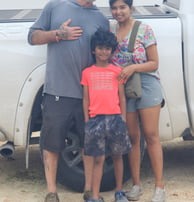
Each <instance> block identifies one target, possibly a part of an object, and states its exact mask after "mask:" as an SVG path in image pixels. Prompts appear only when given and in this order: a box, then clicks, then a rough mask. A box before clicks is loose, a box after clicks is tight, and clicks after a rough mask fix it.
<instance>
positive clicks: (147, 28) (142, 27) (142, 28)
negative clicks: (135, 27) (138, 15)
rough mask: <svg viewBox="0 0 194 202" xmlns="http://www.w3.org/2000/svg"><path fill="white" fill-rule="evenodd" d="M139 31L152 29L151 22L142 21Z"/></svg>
mask: <svg viewBox="0 0 194 202" xmlns="http://www.w3.org/2000/svg"><path fill="white" fill-rule="evenodd" d="M139 31H144V32H148V31H152V27H151V26H150V25H149V24H147V23H145V22H143V21H142V22H141V24H140V26H139Z"/></svg>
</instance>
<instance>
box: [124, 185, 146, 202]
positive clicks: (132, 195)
mask: <svg viewBox="0 0 194 202" xmlns="http://www.w3.org/2000/svg"><path fill="white" fill-rule="evenodd" d="M142 194H143V191H142V187H141V186H138V185H133V186H132V188H131V189H130V190H129V191H128V192H126V193H125V196H126V197H127V199H128V200H130V201H138V200H139V198H140V196H141V195H142Z"/></svg>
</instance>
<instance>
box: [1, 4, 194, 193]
mask: <svg viewBox="0 0 194 202" xmlns="http://www.w3.org/2000/svg"><path fill="white" fill-rule="evenodd" d="M193 8H194V1H193V0H187V1H183V0H167V1H164V2H163V4H161V5H154V6H137V7H135V11H134V18H137V19H139V20H141V21H144V22H146V23H148V24H149V25H150V26H151V27H152V28H153V30H154V33H155V35H156V38H157V44H158V51H159V58H160V64H159V71H160V75H161V84H162V88H163V93H164V96H165V106H164V107H163V108H162V110H161V118H160V138H161V140H171V139H173V138H176V137H178V136H181V135H184V134H185V133H188V134H194V80H193V79H192V76H193V75H194V67H193V65H194V37H193V33H194V26H193V25H194V9H193ZM102 11H103V12H104V13H105V14H106V15H107V16H108V17H109V18H110V20H111V15H110V13H109V8H106V7H103V8H102ZM39 13H40V9H17V10H0V141H4V142H5V144H4V145H3V146H1V148H0V153H1V154H2V155H3V156H5V157H9V156H11V155H12V154H13V152H14V147H15V146H25V147H26V166H27V167H28V156H29V145H30V144H34V143H38V142H37V137H34V136H33V135H32V134H33V132H35V131H40V128H41V107H40V104H41V101H42V88H43V82H44V74H45V63H46V46H45V45H41V46H30V45H29V44H28V42H27V34H28V29H29V27H30V26H31V25H32V23H33V22H34V20H35V19H36V18H37V16H38V15H39ZM64 141H66V148H65V149H64V151H63V152H62V153H61V155H60V161H59V169H58V179H59V181H60V182H61V183H62V184H65V185H67V186H69V187H71V188H73V189H74V190H77V191H82V189H83V184H84V172H83V164H82V159H81V154H80V147H79V141H78V138H77V136H76V134H75V132H74V126H73V123H72V127H71V131H69V134H68V138H67V139H66V140H64ZM143 145H144V144H142V153H143V150H144V149H143ZM125 168H126V170H125V174H124V178H125V179H124V180H127V179H128V178H129V172H128V171H127V162H125ZM113 187H114V175H113V166H112V161H111V159H109V158H108V157H107V159H106V163H105V167H104V176H103V181H102V189H103V190H110V189H112V188H113Z"/></svg>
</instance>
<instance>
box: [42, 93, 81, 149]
mask: <svg viewBox="0 0 194 202" xmlns="http://www.w3.org/2000/svg"><path fill="white" fill-rule="evenodd" d="M42 116H43V123H42V129H41V135H40V146H41V148H42V149H45V150H48V151H51V152H57V153H58V152H61V151H62V150H63V149H64V147H65V138H66V137H67V134H68V131H69V129H70V127H72V126H73V127H74V129H75V133H76V134H77V135H78V136H79V140H80V146H82V147H83V144H84V115H83V107H82V99H76V98H68V97H56V96H53V95H48V94H45V95H44V98H43V103H42Z"/></svg>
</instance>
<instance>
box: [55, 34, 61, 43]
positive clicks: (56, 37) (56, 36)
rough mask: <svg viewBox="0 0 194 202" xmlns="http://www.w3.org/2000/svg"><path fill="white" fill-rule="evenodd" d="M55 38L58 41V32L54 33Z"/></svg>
mask: <svg viewBox="0 0 194 202" xmlns="http://www.w3.org/2000/svg"><path fill="white" fill-rule="evenodd" d="M55 40H56V42H59V41H60V38H59V33H58V32H56V34H55Z"/></svg>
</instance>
